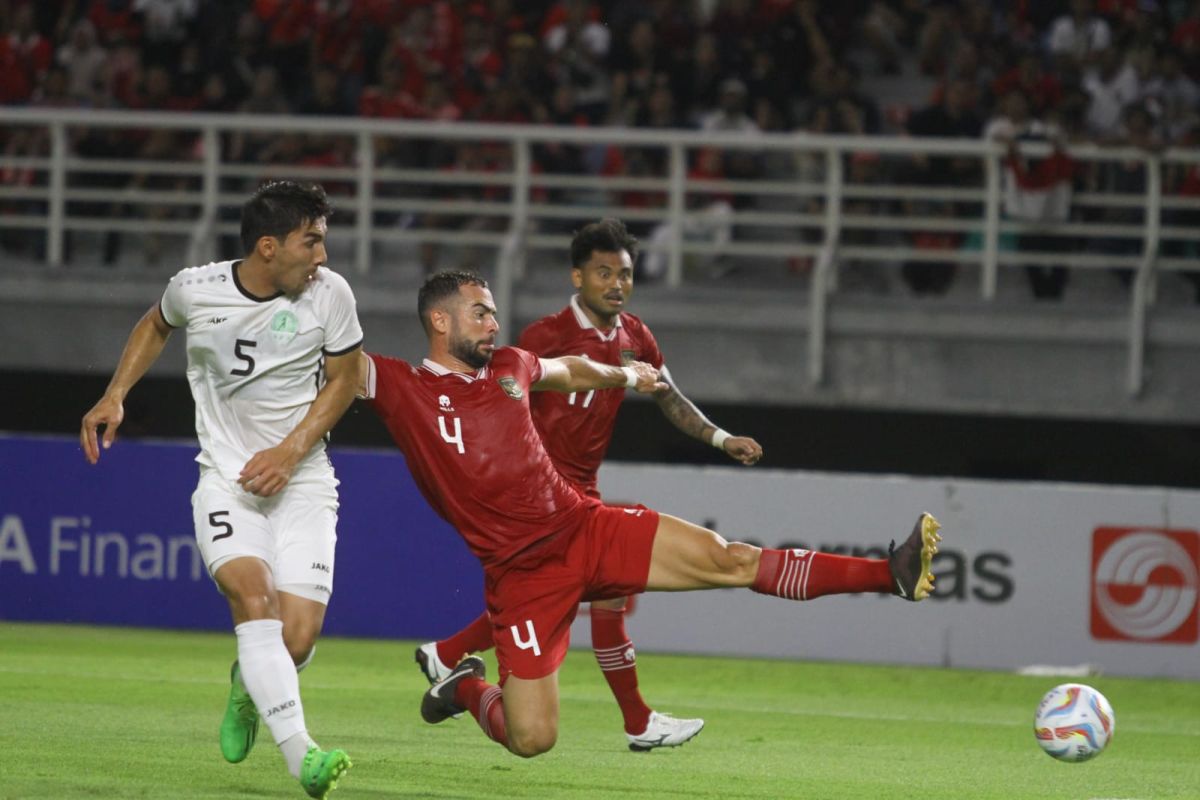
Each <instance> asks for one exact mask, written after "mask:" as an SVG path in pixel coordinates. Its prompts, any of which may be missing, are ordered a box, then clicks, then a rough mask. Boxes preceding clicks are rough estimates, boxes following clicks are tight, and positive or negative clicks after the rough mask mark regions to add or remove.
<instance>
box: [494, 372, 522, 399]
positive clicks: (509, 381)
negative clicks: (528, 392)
mask: <svg viewBox="0 0 1200 800" xmlns="http://www.w3.org/2000/svg"><path fill="white" fill-rule="evenodd" d="M496 381H497V383H499V384H500V388H501V389H503V390H504V393H505V394H506V395H508V396H509V397H511V398H512V399H513V400H520V399H521V398H522V397H524V396H525V393H524V392H522V391H521V385H520V384H519V383H517V379H516V378H514V377H512V376H511V375H505V376H504V377H502V378H497V379H496Z"/></svg>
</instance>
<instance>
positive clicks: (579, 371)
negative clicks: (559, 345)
mask: <svg viewBox="0 0 1200 800" xmlns="http://www.w3.org/2000/svg"><path fill="white" fill-rule="evenodd" d="M540 361H541V362H542V379H541V380H540V381H538V382H537V383H535V384H533V386H531V387H529V388H530V389H532V390H533V391H535V392H543V391H553V392H588V391H591V390H592V389H620V388H621V387H628V388H630V389H636V390H637V391H639V392H643V393H648V394H649V393H654V392H661V391H663V390H664V389H666V388H667V384H665V383H663V382H662V380H661V379H660V378H659V376H658V370H657V369H655V368H654V367H652V366H650V365H649V364H645V363H643V362H641V361H634V362H633V363H631V364H630V365H629V366H627V367H614V366H612V365H610V364H601V363H599V362H596V361H592V360H591V359H587V358H580V357H579V356H562V357H561V358H543V359H540Z"/></svg>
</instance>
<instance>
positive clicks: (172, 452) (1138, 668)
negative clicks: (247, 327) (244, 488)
mask: <svg viewBox="0 0 1200 800" xmlns="http://www.w3.org/2000/svg"><path fill="white" fill-rule="evenodd" d="M195 453H196V447H195V445H194V444H178V443H146V442H134V441H120V442H118V444H117V445H116V446H114V447H113V448H112V449H111V450H108V451H104V452H103V454H102V457H101V463H100V465H99V466H96V467H92V466H89V465H88V464H87V463H86V462H85V461H84V459H83V457H82V455H81V453H80V450H79V445H78V442H77V441H75V440H74V439H66V438H61V437H29V436H0V475H3V481H0V619H7V620H28V621H53V622H84V623H96V624H112V625H137V626H150V627H168V628H202V629H215V630H225V629H227V628H228V624H229V623H228V612H227V610H226V608H225V604H224V603H223V601H222V600H221V598H220V596H219V595H218V593H217V592H216V591H215V589H214V587H213V585H212V583H211V581H210V579H209V578H208V577H207V575H206V573H205V571H204V568H203V565H202V564H200V562H199V557H198V553H197V552H196V550H195V543H194V539H193V535H192V521H191V508H190V497H191V493H192V490H193V489H194V487H195V481H196V465H195V464H194V463H193V461H192V459H193V457H194V455H195ZM332 458H333V462H334V465H335V468H336V470H337V473H338V477H339V478H340V479H341V481H342V484H341V486H340V487H339V491H340V493H341V509H340V512H339V514H340V521H339V536H340V543H339V545H340V546H339V548H338V558H337V564H336V568H335V587H334V595H335V596H334V600H333V602H332V603H331V605H330V611H329V615H328V618H327V625H326V632H327V633H329V634H333V635H350V636H370V637H395V638H418V639H420V638H432V637H435V636H440V635H444V634H446V633H449V632H451V631H453V630H456V629H457V628H458V627H460V626H461V625H463V624H465V623H467V622H468V621H470V620H471V619H473V618H474V617H475V616H476V615H477V614H478V613H479V611H480V610H481V609H482V587H481V573H480V569H479V566H478V564H477V563H476V561H475V560H474V558H473V557H472V556H471V555H470V554H469V553H468V552H467V551H466V549H465V547H464V546H463V544H462V542H461V540H460V539H459V537H458V536H457V535H456V534H455V533H454V532H453V531H452V530H451V529H450V528H449V526H447V525H446V524H445V523H444V522H442V521H441V520H440V519H438V518H437V517H436V515H435V514H434V513H433V512H432V511H431V510H430V509H429V507H428V505H427V504H426V503H425V501H424V499H423V498H422V497H421V496H420V494H419V492H418V491H417V489H416V487H415V486H414V485H413V483H412V480H411V478H410V477H409V475H408V471H407V469H405V467H404V463H403V458H402V457H401V456H400V455H399V454H398V453H395V452H393V451H378V452H376V451H354V450H346V449H337V448H335V449H334V450H333V453H332ZM601 488H602V490H603V492H604V494H605V496H606V498H608V499H609V500H610V501H613V502H642V503H645V504H647V505H650V506H652V507H654V508H657V509H659V510H661V511H663V512H666V513H674V514H677V515H680V516H683V517H685V518H687V519H690V520H693V521H695V522H701V523H704V524H706V525H709V526H710V527H713V528H715V529H716V530H718V531H720V532H721V533H722V534H723V535H725V536H726V537H727V538H730V539H741V540H743V541H752V542H755V543H758V544H762V545H766V546H772V547H799V546H804V547H809V548H814V549H826V550H834V551H837V552H844V553H851V554H860V555H872V556H882V555H884V554H885V553H886V547H887V543H888V540H889V539H892V538H895V539H902V538H903V537H904V536H906V535H907V534H908V532H909V530H910V528H911V525H912V523H913V521H914V520H915V519H916V516H917V514H918V512H919V511H921V510H929V511H931V512H933V513H934V514H936V515H937V516H938V517H939V519H941V521H942V523H943V524H944V526H945V527H944V531H945V534H946V538H945V541H944V543H943V547H942V552H941V554H940V555H939V557H938V560H937V562H936V564H935V571H936V572H937V575H938V579H937V584H938V589H937V593H936V594H935V596H934V597H933V598H932V599H931V600H930V601H928V602H926V603H922V604H921V605H919V606H914V605H911V604H908V603H905V602H902V601H900V600H897V599H895V598H888V597H879V596H868V595H860V596H852V597H842V598H822V599H820V600H817V601H814V602H810V603H793V602H786V601H781V600H778V599H775V598H767V597H762V596H759V595H756V594H753V593H751V592H747V591H744V590H722V591H712V592H699V593H686V594H650V595H646V596H644V597H640V598H638V599H637V602H636V603H635V607H634V610H633V612H632V614H631V615H630V620H629V627H630V631H631V633H632V634H633V637H634V640H635V642H636V643H637V645H638V646H639V647H640V648H642V649H643V651H644V652H647V653H649V652H653V651H662V652H692V653H712V654H726V655H739V656H763V657H780V658H804V659H824V660H850V661H865V662H884V663H907V664H928V665H946V666H956V667H980V668H997V669H1011V668H1017V667H1021V666H1025V665H1031V664H1045V665H1056V666H1078V665H1083V664H1087V665H1091V666H1092V667H1094V668H1098V669H1101V670H1104V671H1106V672H1110V673H1116V674H1127V675H1154V676H1172V677H1180V678H1200V657H1198V656H1200V643H1198V640H1200V635H1198V634H1200V608H1198V604H1197V595H1198V588H1200V580H1198V578H1197V574H1198V573H1200V533H1197V529H1200V492H1196V491H1184V490H1174V489H1134V488H1120V487H1096V486H1081V485H1052V484H1017V483H998V482H984V481H968V480H957V479H953V480H952V479H927V478H921V479H917V478H902V477H883V476H849V475H832V474H818V473H802V472H781V471H771V470H765V469H761V468H758V467H756V468H754V469H753V470H745V469H742V468H732V467H729V468H726V467H709V468H693V467H660V466H642V465H631V464H611V465H606V466H605V467H604V469H603V470H602V472H601ZM585 617H586V614H581V615H580V619H579V620H578V621H577V623H576V629H575V637H574V638H575V641H576V643H577V644H578V645H579V646H587V644H588V642H589V636H588V632H587V628H586V621H585Z"/></svg>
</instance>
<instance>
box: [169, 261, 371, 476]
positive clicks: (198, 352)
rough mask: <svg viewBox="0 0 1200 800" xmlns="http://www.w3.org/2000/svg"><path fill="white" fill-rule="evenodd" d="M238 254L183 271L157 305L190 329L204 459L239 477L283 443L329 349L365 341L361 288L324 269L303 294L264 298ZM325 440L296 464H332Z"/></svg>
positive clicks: (191, 378) (191, 376)
mask: <svg viewBox="0 0 1200 800" xmlns="http://www.w3.org/2000/svg"><path fill="white" fill-rule="evenodd" d="M240 264H241V262H240V261H221V262H217V263H213V264H206V265H205V266H202V267H189V268H187V269H184V270H181V271H180V272H179V273H178V274H177V275H176V276H175V277H174V278H172V279H171V282H170V284H168V285H167V290H166V292H164V293H163V297H162V301H161V303H160V304H159V309H160V313H161V314H162V318H163V320H164V321H165V322H166V323H167V324H168V325H170V326H171V327H173V328H186V330H187V362H188V368H187V376H188V383H189V384H191V387H192V398H193V399H194V400H195V401H196V436H197V437H198V438H199V439H200V455H198V456H197V457H196V460H197V461H198V462H200V463H201V464H204V465H206V466H209V467H215V468H216V469H217V470H218V471H220V473H221V475H222V476H223V477H224V478H226V479H227V480H231V481H233V480H237V478H238V475H239V473H240V472H241V470H242V467H244V466H245V465H246V462H247V461H249V460H250V457H251V456H253V455H254V454H255V453H257V452H258V451H260V450H265V449H267V448H270V447H274V446H275V445H277V444H279V443H280V442H281V441H283V439H284V437H286V436H287V435H288V434H289V433H291V432H292V430H293V429H294V428H295V427H296V426H297V425H298V424H299V423H300V421H301V420H302V419H303V418H304V415H305V414H306V413H307V412H308V407H309V406H310V405H311V404H312V402H313V400H314V399H315V398H316V396H317V392H318V391H319V390H320V387H321V385H322V382H323V374H322V366H323V364H324V356H326V355H331V356H336V355H342V354H345V353H348V352H349V351H351V350H353V349H354V348H355V347H357V346H358V345H360V344H361V343H362V338H363V335H362V328H361V327H360V326H359V323H358V314H357V312H356V311H355V302H354V293H353V292H352V291H351V290H350V285H349V284H348V283H346V279H345V278H343V277H342V276H341V275H338V274H337V273H336V272H332V271H330V270H328V269H325V268H324V267H321V268H319V269H318V270H317V274H316V277H315V279H314V280H313V282H312V283H311V284H310V285H309V286H308V287H307V288H306V289H305V290H304V292H302V293H301V294H300V295H299V296H298V297H295V298H291V297H288V296H286V295H284V294H283V293H279V294H277V295H275V296H274V297H269V298H259V297H255V296H253V295H251V294H250V293H249V292H247V291H246V290H245V289H244V288H243V287H242V285H241V282H240V281H239V280H238V274H237V270H238V267H239V266H240ZM324 452H325V443H324V442H323V441H321V442H318V443H317V444H316V446H314V447H313V449H312V450H311V451H309V453H308V455H307V456H305V458H304V459H303V460H302V461H301V462H300V464H299V465H298V466H297V471H300V470H301V469H304V468H305V467H316V466H320V467H322V468H324V469H326V470H327V469H328V468H329V467H328V459H327V458H325V456H324Z"/></svg>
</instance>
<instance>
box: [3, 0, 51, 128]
mask: <svg viewBox="0 0 1200 800" xmlns="http://www.w3.org/2000/svg"><path fill="white" fill-rule="evenodd" d="M53 60H54V46H53V45H52V44H51V42H50V40H49V39H47V38H46V37H45V36H42V35H41V34H40V33H38V32H37V29H36V28H35V27H34V24H33V7H32V6H30V5H28V4H25V5H19V6H17V7H16V9H15V10H14V11H13V16H12V30H10V31H8V32H7V33H5V32H2V31H0V105H16V104H20V103H26V102H28V101H29V99H30V98H31V97H32V96H33V92H34V90H35V89H37V88H38V86H39V85H40V84H41V82H42V78H43V77H44V76H45V74H46V70H48V69H50V64H51V62H52V61H53Z"/></svg>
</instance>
